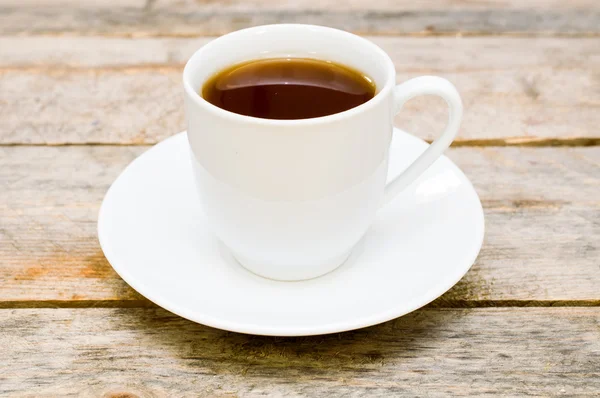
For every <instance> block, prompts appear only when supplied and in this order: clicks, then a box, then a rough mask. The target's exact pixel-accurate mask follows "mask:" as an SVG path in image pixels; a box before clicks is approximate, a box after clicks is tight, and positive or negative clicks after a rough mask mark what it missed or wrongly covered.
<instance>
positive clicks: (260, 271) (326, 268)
mask: <svg viewBox="0 0 600 398" xmlns="http://www.w3.org/2000/svg"><path fill="white" fill-rule="evenodd" d="M229 251H230V252H231V255H232V256H233V258H234V259H235V260H236V261H237V262H238V264H240V265H241V266H242V267H244V268H245V269H247V270H248V271H250V272H252V273H253V274H255V275H258V276H260V277H263V278H266V279H271V280H275V281H283V282H294V281H304V280H308V279H314V278H318V277H320V276H323V275H325V274H328V273H330V272H332V271H333V270H335V269H336V268H338V267H340V266H341V265H342V264H344V263H345V262H346V260H348V258H349V257H350V254H352V250H350V251H348V252H346V253H344V254H342V255H340V256H336V257H334V258H331V259H329V260H327V261H324V262H322V263H319V264H315V265H311V266H276V265H267V264H264V263H261V262H256V261H253V260H250V259H248V258H246V257H244V256H240V255H239V254H237V253H235V252H233V251H232V250H229Z"/></svg>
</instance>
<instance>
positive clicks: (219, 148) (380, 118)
mask: <svg viewBox="0 0 600 398" xmlns="http://www.w3.org/2000/svg"><path fill="white" fill-rule="evenodd" d="M277 57H304V58H316V59H321V60H328V61H333V62H336V63H340V64H342V65H347V66H350V67H352V68H354V69H356V70H358V71H361V72H362V73H364V74H365V75H367V76H369V77H371V78H372V79H373V80H374V82H375V84H376V87H377V93H376V95H375V97H374V98H373V99H371V100H370V101H368V102H366V103H364V104H362V105H360V106H357V107H355V108H352V109H350V110H347V111H344V112H341V113H336V114H333V115H329V116H324V117H318V118H313V119H301V120H271V119H260V118H253V117H248V116H242V115H239V114H235V113H232V112H228V111H225V110H223V109H220V108H218V107H216V106H214V105H212V104H210V103H209V102H207V101H205V100H204V99H203V98H202V96H201V95H199V92H200V91H201V90H202V86H203V84H204V82H206V80H207V79H208V78H209V77H211V76H212V75H214V74H215V73H217V72H219V71H220V70H222V69H224V68H226V67H228V66H231V65H234V64H236V63H240V62H243V61H248V60H253V59H261V58H277ZM183 84H184V87H185V99H186V101H185V104H186V105H185V106H186V117H187V126H188V130H187V132H188V139H189V143H190V146H191V149H192V164H193V169H194V174H195V178H196V183H197V186H198V190H199V193H200V198H201V203H202V206H203V208H204V212H205V214H206V217H207V219H208V221H209V222H210V224H211V227H212V228H213V230H214V232H215V234H216V235H217V237H218V238H219V239H220V240H221V241H222V242H223V243H224V244H225V246H227V247H228V248H229V249H230V250H231V252H232V254H233V256H234V257H235V258H236V259H237V260H238V261H239V262H240V263H241V264H242V265H243V266H244V267H246V268H247V269H249V270H250V271H252V272H254V273H256V274H258V275H261V276H264V277H267V278H271V279H278V280H302V279H309V278H314V277H317V276H320V275H323V274H325V273H327V272H329V271H332V270H333V269H335V268H336V267H338V266H339V265H341V264H342V263H343V262H344V261H345V260H346V259H347V258H348V256H349V255H350V253H351V251H352V248H353V247H354V246H355V245H356V243H357V242H358V241H359V240H360V239H361V237H362V236H363V235H364V234H365V233H366V231H367V229H368V228H369V226H370V225H371V223H372V222H373V220H374V218H375V213H376V212H377V210H378V209H379V208H380V207H381V206H382V205H384V204H385V203H386V202H387V201H389V200H391V199H392V198H393V197H394V196H396V195H397V194H398V193H399V192H400V191H402V190H403V189H404V188H405V187H406V186H407V185H409V184H410V183H411V182H412V181H414V180H415V179H416V178H417V177H418V176H419V175H420V174H421V173H423V172H424V171H425V170H426V169H427V168H428V167H429V166H430V165H431V164H432V163H433V162H434V161H435V160H436V159H437V158H438V157H439V156H441V155H442V153H443V152H444V150H445V149H446V148H447V147H448V146H449V145H450V143H451V142H452V140H453V139H454V137H455V136H456V133H457V132H458V128H459V125H460V121H461V117H462V103H461V99H460V96H459V94H458V92H457V91H456V89H455V88H454V86H453V85H452V84H451V83H450V82H448V81H447V80H444V79H442V78H439V77H433V76H423V77H418V78H415V79H412V80H409V81H407V82H405V83H402V84H399V85H396V72H395V70H394V64H393V63H392V60H391V59H390V57H389V56H388V55H387V54H386V53H385V52H384V51H383V50H382V49H381V48H379V47H378V46H376V45H375V44H373V43H371V42H370V41H368V40H366V39H363V38H361V37H359V36H356V35H353V34H351V33H348V32H344V31H341V30H337V29H332V28H327V27H322V26H313V25H293V24H290V25H288V24H284V25H268V26H258V27H254V28H250V29H244V30H240V31H237V32H233V33H230V34H227V35H225V36H222V37H220V38H218V39H216V40H214V41H212V42H210V43H208V44H206V45H205V46H204V47H202V48H200V49H199V50H198V51H196V53H194V55H192V57H191V58H190V60H189V61H188V63H187V65H186V66H185V70H184V72H183ZM423 94H433V95H438V96H440V97H442V98H443V99H445V100H446V102H447V103H448V106H449V107H450V113H449V121H448V125H447V127H446V129H445V130H444V132H443V133H442V135H441V136H440V138H438V139H437V140H436V141H435V142H434V143H433V144H432V145H431V146H430V147H429V148H428V149H427V150H426V151H425V153H423V154H422V155H421V156H420V157H419V158H418V159H417V160H416V161H415V162H414V163H413V164H412V165H411V166H410V167H408V169H406V171H404V172H403V173H402V174H401V175H399V176H397V177H396V178H394V179H393V180H392V181H391V182H390V183H388V184H387V185H386V177H387V170H388V153H389V147H390V141H391V138H392V131H393V124H392V123H393V117H394V115H395V114H396V113H398V111H399V110H400V109H401V108H402V105H403V104H404V103H405V102H406V101H408V100H409V99H411V98H413V97H415V96H418V95H423ZM192 222H193V221H192ZM398 222H402V220H398Z"/></svg>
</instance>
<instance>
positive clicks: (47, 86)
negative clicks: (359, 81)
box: [0, 37, 600, 145]
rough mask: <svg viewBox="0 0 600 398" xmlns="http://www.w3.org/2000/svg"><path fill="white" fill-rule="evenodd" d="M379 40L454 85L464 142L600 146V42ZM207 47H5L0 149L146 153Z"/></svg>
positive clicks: (426, 101)
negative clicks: (193, 59)
mask: <svg viewBox="0 0 600 398" xmlns="http://www.w3.org/2000/svg"><path fill="white" fill-rule="evenodd" d="M372 39H373V40H374V41H375V43H376V44H378V45H380V46H381V47H382V48H383V49H384V50H386V51H387V52H388V53H389V54H390V55H391V57H392V59H393V60H394V62H395V64H396V68H397V71H398V74H397V79H398V81H399V82H400V81H404V80H406V79H408V78H412V77H416V76H419V75H423V74H436V75H441V76H443V77H446V78H448V79H450V80H451V81H453V82H454V83H455V85H456V86H457V87H458V89H459V91H460V92H461V94H462V96H463V100H464V103H465V117H464V122H463V125H462V128H461V132H460V134H459V137H458V139H457V142H456V145H474V144H475V145H485V144H493V145H549V144H550V145H554V144H561V145H580V144H588V145H591V144H598V143H600V134H599V133H598V129H597V128H596V126H598V125H600V94H599V93H600V75H599V74H598V70H600V39H597V38H590V39H557V38H552V39H549V38H529V39H515V38H448V37H443V38H441V37H438V38H420V39H417V38H412V39H402V38H372ZM207 40H208V39H206V38H201V39H106V38H98V37H95V38H40V37H37V38H11V37H2V38H0V48H1V49H2V50H1V53H2V55H3V56H2V57H0V105H1V106H0V119H2V120H3V123H2V125H1V126H0V144H3V145H14V144H52V145H62V144H85V143H116V144H149V143H155V142H157V141H160V140H161V139H163V138H165V137H167V136H169V135H172V134H174V133H176V132H178V131H181V130H183V129H184V128H185V123H184V117H183V106H182V103H183V94H182V89H181V71H182V68H183V63H184V62H185V60H186V59H187V58H188V57H189V56H190V54H191V53H192V52H193V51H194V50H195V49H197V48H199V47H200V46H201V45H202V44H204V43H206V42H207ZM566 87H568V89H566ZM33 115H35V117H34V116H33ZM445 121H446V109H445V104H444V103H443V101H442V100H441V99H438V98H433V97H421V98H417V99H415V100H413V101H411V102H409V103H408V104H407V105H406V107H405V109H404V110H403V111H402V113H401V114H400V115H399V116H398V117H397V125H398V126H399V127H402V128H404V129H405V130H407V131H410V132H412V133H414V134H415V135H418V136H420V137H422V138H424V139H427V140H432V139H434V138H435V137H436V136H437V134H439V132H440V131H441V129H442V128H443V125H444V123H445Z"/></svg>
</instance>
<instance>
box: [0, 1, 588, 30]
mask: <svg viewBox="0 0 600 398" xmlns="http://www.w3.org/2000/svg"><path fill="white" fill-rule="evenodd" d="M282 22H287V23H312V24H317V25H327V26H332V27H337V28H341V29H345V30H349V31H353V32H358V33H363V34H369V33H370V34H454V33H457V32H460V33H463V34H473V33H475V34H498V33H512V34H515V33H517V34H579V35H581V34H583V35H587V34H597V33H599V32H600V6H599V5H598V3H597V2H595V1H593V0H576V1H569V2H566V1H557V0H537V1H528V2H522V1H516V0H482V1H457V0H443V1H434V0H427V1H419V2H415V1H408V0H401V1H391V0H371V1H368V2H366V1H360V0H352V1H347V2H344V4H343V6H342V5H341V4H340V3H339V2H336V1H334V0H326V1H317V0H301V1H286V2H272V1H266V0H246V1H241V0H231V1H226V2H221V1H214V0H200V1H198V0H126V1H118V0H109V1H104V2H93V1H76V0H60V1H54V0H25V1H23V0H4V1H3V2H2V4H1V5H0V33H2V34H11V35H17V34H18V35H22V34H53V35H55V34H65V33H68V34H78V35H82V34H83V35H89V34H101V35H111V36H130V35H134V36H197V35H217V34H223V33H227V32H229V31H232V30H236V29H241V28H245V27H249V26H255V25H263V24H270V23H282Z"/></svg>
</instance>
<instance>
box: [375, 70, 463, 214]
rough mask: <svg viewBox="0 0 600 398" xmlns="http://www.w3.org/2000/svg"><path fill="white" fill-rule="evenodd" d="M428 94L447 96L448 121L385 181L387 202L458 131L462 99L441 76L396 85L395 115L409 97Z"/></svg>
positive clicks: (445, 97) (437, 154)
mask: <svg viewBox="0 0 600 398" xmlns="http://www.w3.org/2000/svg"><path fill="white" fill-rule="evenodd" d="M427 94H429V95H438V96H440V97H442V98H443V99H444V100H446V103H447V104H448V107H449V108H450V114H449V116H448V124H447V125H446V128H445V129H444V132H443V133H442V135H441V136H440V137H439V138H438V139H437V140H435V141H434V142H433V143H432V144H431V145H430V146H429V148H427V150H425V152H423V154H421V156H419V157H418V158H417V160H415V161H414V162H413V163H412V164H411V165H410V166H408V167H407V168H406V170H404V171H403V172H402V173H401V174H400V175H399V176H397V177H395V178H394V179H393V180H392V181H390V182H389V183H388V184H387V185H386V187H385V192H384V205H385V204H387V203H389V202H390V201H391V200H392V199H393V198H395V197H396V196H397V195H398V194H399V193H400V192H402V190H404V188H406V187H407V186H408V185H410V184H411V183H412V182H413V181H414V180H415V179H416V178H417V177H419V176H420V175H421V174H422V173H423V172H424V171H425V170H427V169H428V168H429V166H431V165H432V164H433V162H435V161H436V160H437V158H439V157H440V156H441V155H442V154H443V153H444V151H445V150H446V149H447V148H448V147H449V146H450V144H451V143H452V141H453V140H454V137H456V133H458V129H459V127H460V121H461V119H462V113H463V105H462V101H461V99H460V95H459V94H458V91H457V90H456V88H455V87H454V85H453V84H452V83H450V82H449V81H448V80H446V79H442V78H441V77H437V76H421V77H417V78H414V79H411V80H409V81H407V82H404V83H402V84H399V85H397V86H396V87H395V88H394V115H395V114H397V113H398V112H400V110H401V109H402V106H404V104H405V103H406V101H408V100H409V99H411V98H414V97H416V96H419V95H427Z"/></svg>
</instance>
